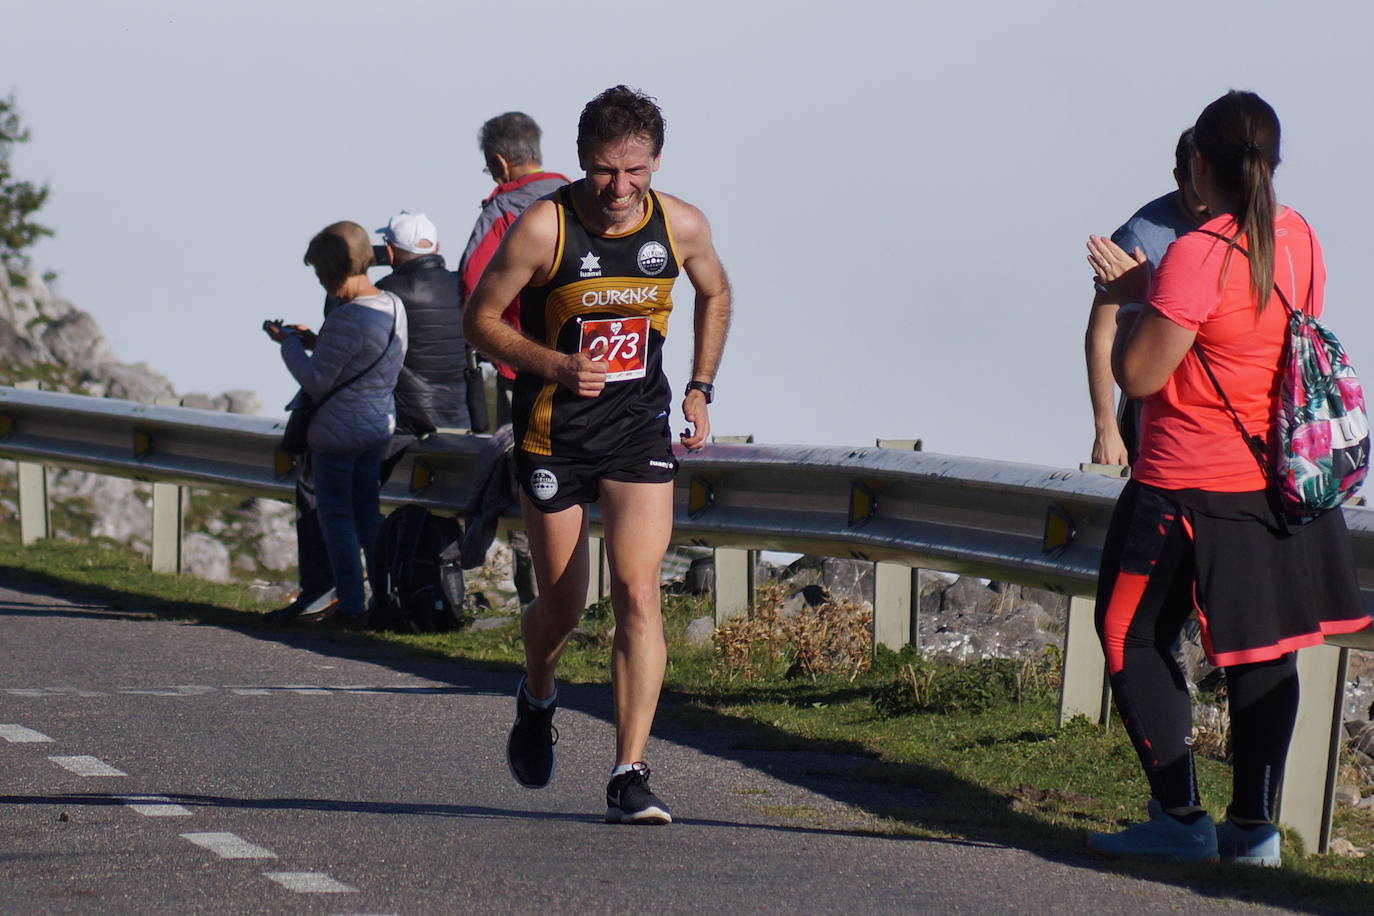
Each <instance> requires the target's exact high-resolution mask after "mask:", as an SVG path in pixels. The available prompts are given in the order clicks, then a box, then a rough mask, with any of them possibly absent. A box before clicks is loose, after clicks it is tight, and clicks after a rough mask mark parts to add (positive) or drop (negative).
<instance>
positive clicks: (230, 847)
mask: <svg viewBox="0 0 1374 916" xmlns="http://www.w3.org/2000/svg"><path fill="white" fill-rule="evenodd" d="M181 837H182V839H184V840H190V841H191V842H192V843H195V844H196V845H197V846H201V847H203V848H205V849H208V850H210V851H211V852H213V853H214V854H215V855H217V856H219V857H220V858H221V859H275V858H276V857H277V854H276V853H275V852H273V851H272V850H270V849H264V848H263V847H261V846H258V845H255V844H253V843H250V842H248V841H247V840H245V839H244V838H243V837H241V836H238V835H236V834H233V833H183V834H182V835H181Z"/></svg>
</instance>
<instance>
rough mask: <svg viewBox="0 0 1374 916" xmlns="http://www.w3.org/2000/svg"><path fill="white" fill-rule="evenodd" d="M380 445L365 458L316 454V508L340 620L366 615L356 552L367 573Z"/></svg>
mask: <svg viewBox="0 0 1374 916" xmlns="http://www.w3.org/2000/svg"><path fill="white" fill-rule="evenodd" d="M385 452H386V446H385V445H379V446H377V447H375V448H370V449H368V450H367V451H364V452H315V453H314V454H313V455H312V456H311V457H312V458H313V460H314V462H315V502H316V506H317V507H318V508H317V511H318V512H319V517H320V530H321V532H322V533H323V534H324V546H325V550H326V551H327V552H328V554H329V565H330V567H331V568H332V569H333V571H334V589H335V594H336V595H337V596H338V598H339V611H338V612H339V613H340V614H361V613H363V612H364V611H365V610H367V607H366V604H365V602H364V598H363V567H362V564H361V563H360V562H359V560H358V548H359V547H360V546H361V547H362V549H363V553H364V554H365V555H366V557H367V566H368V568H369V569H371V568H372V550H373V545H374V544H375V542H376V540H377V529H378V528H380V527H381V524H382V515H381V511H380V509H379V505H380V503H379V499H380V495H381V484H380V483H379V476H380V473H381V465H382V455H383V454H384V453H385Z"/></svg>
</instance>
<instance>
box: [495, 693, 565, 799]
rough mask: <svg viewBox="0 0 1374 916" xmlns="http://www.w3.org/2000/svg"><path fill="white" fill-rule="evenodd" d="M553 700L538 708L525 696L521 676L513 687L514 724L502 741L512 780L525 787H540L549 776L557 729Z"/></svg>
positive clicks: (552, 764)
mask: <svg viewBox="0 0 1374 916" xmlns="http://www.w3.org/2000/svg"><path fill="white" fill-rule="evenodd" d="M557 709H558V703H557V702H556V701H555V702H554V703H553V704H551V705H550V706H549V708H548V709H540V708H539V707H538V706H535V705H533V704H532V703H530V701H529V698H528V697H526V696H525V679H524V678H521V679H520V687H519V688H518V689H517V690H516V691H515V724H514V725H512V726H511V729H510V738H509V739H507V741H506V764H507V765H508V766H509V767H510V774H511V775H512V776H514V777H515V781H516V782H518V783H520V785H522V786H524V787H525V788H527V789H542V788H544V787H545V786H547V785H548V784H549V782H550V781H551V780H552V779H553V770H554V762H553V746H554V745H555V744H557V743H558V729H557V728H554V725H553V714H554V711H555V710H557Z"/></svg>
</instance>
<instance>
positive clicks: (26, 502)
mask: <svg viewBox="0 0 1374 916" xmlns="http://www.w3.org/2000/svg"><path fill="white" fill-rule="evenodd" d="M14 387H16V388H24V389H27V390H29V391H39V390H41V389H42V386H41V385H40V384H39V383H38V382H37V381H34V380H28V381H23V382H15V383H14ZM15 465H16V480H15V483H16V484H17V485H18V487H19V542H20V543H21V544H23V545H24V546H25V547H27V546H28V545H30V544H33V543H36V542H38V541H41V540H43V539H44V538H46V537H48V536H49V535H50V534H51V532H52V523H51V520H50V516H49V512H50V509H49V508H48V469H47V467H46V466H44V465H42V464H36V463H34V462H31V461H16V462H15Z"/></svg>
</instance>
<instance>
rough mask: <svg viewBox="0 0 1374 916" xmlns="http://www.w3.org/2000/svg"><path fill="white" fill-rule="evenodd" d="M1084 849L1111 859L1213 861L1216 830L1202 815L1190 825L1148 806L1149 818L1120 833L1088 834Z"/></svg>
mask: <svg viewBox="0 0 1374 916" xmlns="http://www.w3.org/2000/svg"><path fill="white" fill-rule="evenodd" d="M1088 848H1089V849H1091V850H1093V851H1094V852H1098V853H1101V854H1102V855H1104V856H1109V857H1111V858H1114V859H1116V858H1130V859H1155V860H1158V861H1161V862H1215V861H1217V859H1218V854H1217V829H1216V825H1214V824H1213V823H1212V819H1211V818H1210V817H1208V816H1207V815H1205V814H1204V815H1202V816H1201V817H1199V818H1198V819H1197V820H1196V821H1194V822H1193V823H1191V824H1185V823H1183V822H1182V821H1180V820H1178V819H1177V818H1174V817H1171V816H1169V815H1168V814H1165V813H1164V812H1163V811H1159V810H1157V807H1152V808H1151V810H1150V819H1149V820H1148V821H1145V822H1144V823H1141V824H1136V825H1135V826H1133V827H1127V828H1126V829H1125V830H1122V831H1121V832H1120V833H1090V834H1088Z"/></svg>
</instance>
